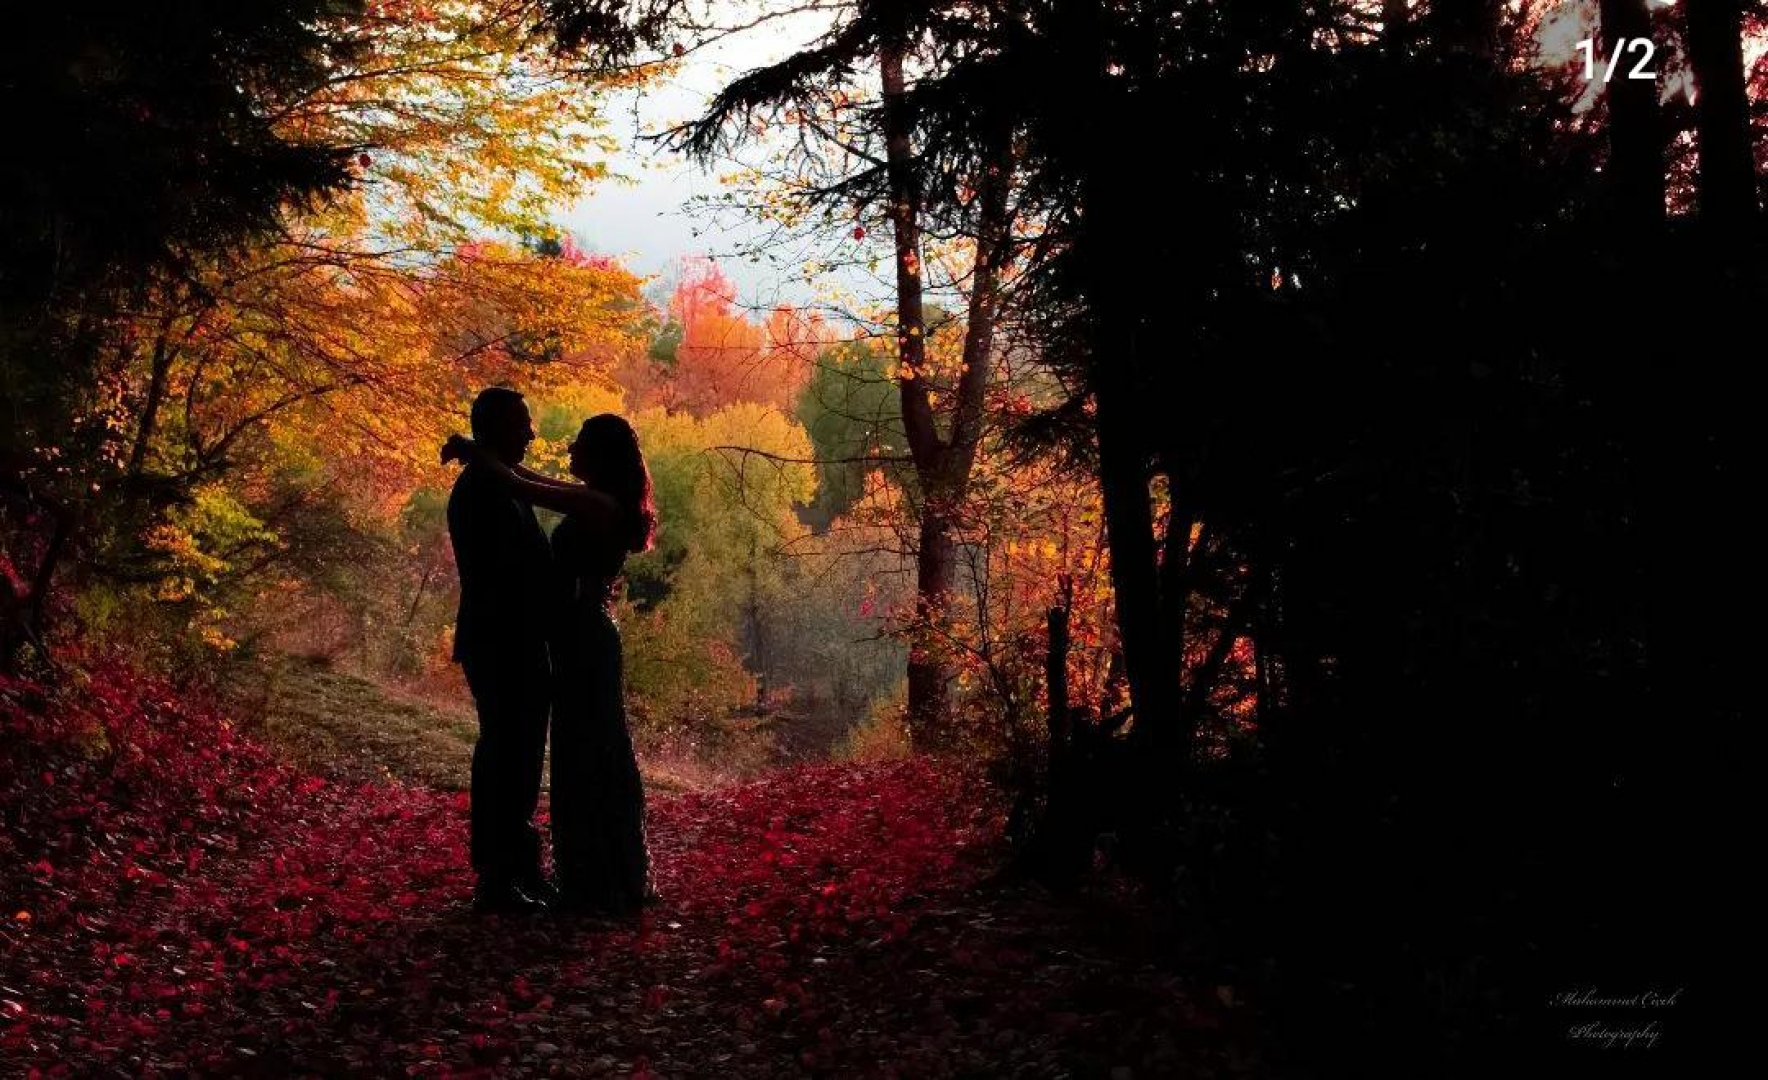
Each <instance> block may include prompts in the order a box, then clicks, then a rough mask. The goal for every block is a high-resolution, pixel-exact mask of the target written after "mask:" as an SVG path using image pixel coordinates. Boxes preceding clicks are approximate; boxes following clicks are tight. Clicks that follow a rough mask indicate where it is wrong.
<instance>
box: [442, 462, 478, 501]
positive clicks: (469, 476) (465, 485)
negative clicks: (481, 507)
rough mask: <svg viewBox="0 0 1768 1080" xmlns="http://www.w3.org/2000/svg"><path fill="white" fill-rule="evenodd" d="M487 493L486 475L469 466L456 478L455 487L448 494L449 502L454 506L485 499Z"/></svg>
mask: <svg viewBox="0 0 1768 1080" xmlns="http://www.w3.org/2000/svg"><path fill="white" fill-rule="evenodd" d="M485 492H486V488H485V476H484V474H483V473H482V472H480V471H479V470H477V469H474V468H473V467H472V466H471V465H469V466H467V467H466V468H464V469H462V470H461V471H460V475H459V476H457V477H455V478H454V486H453V487H452V488H450V489H449V492H448V501H449V503H450V504H453V503H456V502H462V501H465V500H468V499H482V498H484V497H485Z"/></svg>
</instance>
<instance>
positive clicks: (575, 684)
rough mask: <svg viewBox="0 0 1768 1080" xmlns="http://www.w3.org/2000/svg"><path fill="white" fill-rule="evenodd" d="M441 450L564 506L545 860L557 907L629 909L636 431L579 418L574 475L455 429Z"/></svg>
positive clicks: (634, 876) (646, 496)
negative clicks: (554, 881) (629, 608)
mask: <svg viewBox="0 0 1768 1080" xmlns="http://www.w3.org/2000/svg"><path fill="white" fill-rule="evenodd" d="M443 456H444V457H445V458H448V457H459V458H462V459H463V460H467V459H470V460H471V461H472V462H473V464H474V465H475V466H479V467H482V468H485V469H487V470H488V471H490V472H491V473H492V474H493V475H495V476H497V477H498V478H499V479H500V480H501V482H502V483H504V484H506V485H508V487H509V489H510V492H511V494H513V495H514V496H515V497H516V498H518V499H521V500H522V501H524V502H528V503H532V504H533V505H535V506H544V507H546V508H547V509H549V510H556V511H558V512H559V513H561V514H563V515H565V518H564V520H563V521H561V522H559V525H558V527H557V528H556V529H554V530H553V535H552V550H553V566H554V572H555V574H556V575H557V604H556V606H555V611H556V618H555V624H554V627H553V629H552V638H551V641H552V654H553V655H552V664H553V715H552V826H553V864H554V867H555V868H556V870H557V872H558V885H559V893H560V897H561V902H562V904H563V905H564V906H565V907H566V908H568V909H571V910H578V911H588V912H597V913H606V914H611V915H631V914H633V913H635V912H636V911H637V910H638V909H639V908H640V907H641V906H643V905H644V904H646V903H648V902H650V901H652V900H654V899H655V894H654V893H653V892H652V890H651V876H650V857H649V853H648V851H647V850H646V846H645V831H644V827H645V826H644V809H645V796H644V788H643V785H642V784H641V782H640V780H639V773H638V760H637V758H636V757H634V755H633V750H632V736H631V734H630V733H629V732H628V731H627V727H626V711H625V703H624V701H623V699H622V689H621V654H620V631H619V629H618V627H617V626H616V625H615V623H614V618H613V614H612V612H611V611H610V606H611V605H612V603H613V599H614V590H615V586H616V582H617V580H618V578H619V576H620V570H621V567H622V565H623V564H624V563H625V561H626V556H627V554H628V553H629V552H640V551H645V550H648V549H649V548H650V546H651V538H652V534H653V532H654V530H655V528H656V520H657V519H656V511H655V509H654V508H653V504H652V501H651V477H650V472H649V471H648V470H647V469H646V468H645V460H644V455H643V454H642V453H640V451H639V446H638V436H637V435H636V434H634V433H633V430H632V427H631V425H629V424H628V423H627V422H626V421H625V420H623V419H621V418H620V417H618V416H615V415H614V414H612V413H602V414H601V415H599V416H592V417H590V418H589V419H588V420H585V421H584V422H583V428H582V430H580V431H579V432H578V433H577V438H576V439H575V440H574V441H573V442H572V443H571V475H573V476H575V477H576V478H577V479H579V480H581V481H582V483H580V484H573V483H570V482H568V481H561V480H554V479H552V478H550V477H547V476H543V475H541V474H539V473H536V472H534V471H532V470H530V469H525V468H522V467H521V466H520V465H517V466H515V467H514V468H511V467H510V466H508V465H505V464H503V463H502V462H500V461H497V460H496V459H495V458H493V457H491V455H489V454H487V453H485V452H484V451H483V450H481V449H480V448H479V447H478V446H476V445H475V444H474V443H473V442H472V440H470V439H464V438H461V437H460V436H458V435H456V436H454V437H453V438H451V439H449V442H448V447H447V448H446V449H445V450H444V451H443Z"/></svg>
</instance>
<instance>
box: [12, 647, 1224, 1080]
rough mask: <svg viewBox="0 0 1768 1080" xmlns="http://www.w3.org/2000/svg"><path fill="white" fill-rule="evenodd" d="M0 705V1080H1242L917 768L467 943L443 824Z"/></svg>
mask: <svg viewBox="0 0 1768 1080" xmlns="http://www.w3.org/2000/svg"><path fill="white" fill-rule="evenodd" d="M0 708H3V711H4V717H5V721H6V722H5V725H4V727H3V728H0V730H4V731H5V732H6V736H5V740H4V742H0V764H4V765H5V766H6V769H5V771H4V775H5V777H6V779H5V780H4V781H0V783H3V784H4V787H0V810H3V811H4V814H3V816H0V822H3V823H4V832H3V841H0V843H3V845H4V848H5V850H4V852H0V854H5V855H6V856H7V858H6V860H5V863H4V864H3V865H4V866H5V870H4V877H3V878H0V887H3V890H4V892H3V895H4V896H5V899H6V907H7V911H8V915H7V920H6V923H5V930H4V937H3V938H0V942H3V944H4V953H3V954H0V1061H3V1062H4V1066H3V1067H0V1072H4V1073H7V1074H11V1073H14V1072H18V1073H26V1072H27V1071H28V1070H29V1069H30V1068H32V1067H35V1068H40V1069H42V1070H43V1071H44V1072H46V1073H51V1074H53V1073H54V1072H55V1071H57V1067H58V1066H59V1067H62V1068H64V1069H65V1070H68V1071H71V1072H74V1073H79V1074H86V1073H89V1072H93V1071H100V1072H104V1071H114V1072H119V1073H126V1074H137V1073H142V1072H150V1073H151V1072H174V1073H180V1072H188V1071H196V1072H208V1073H216V1072H219V1073H229V1074H237V1073H251V1074H262V1075H273V1074H274V1075H284V1074H289V1073H318V1074H325V1075H335V1074H359V1075H389V1074H400V1073H405V1074H412V1075H416V1074H458V1073H462V1072H467V1073H478V1074H480V1075H500V1076H501V1075H573V1076H574V1075H602V1074H607V1075H661V1076H701V1075H720V1076H730V1075H742V1076H782V1075H816V1074H831V1073H832V1074H839V1075H855V1074H858V1075H900V1076H914V1077H921V1076H947V1075H990V1076H995V1075H1021V1076H1059V1075H1112V1076H1116V1077H1119V1078H1121V1077H1123V1076H1132V1077H1133V1076H1150V1075H1171V1074H1184V1075H1204V1076H1207V1075H1246V1074H1250V1073H1252V1072H1254V1071H1256V1067H1257V1062H1256V1061H1255V1060H1254V1059H1253V1058H1252V1057H1251V1056H1250V1055H1248V1054H1245V1053H1243V1052H1241V1051H1240V1050H1239V1049H1238V1048H1239V1047H1242V1046H1244V1045H1250V1043H1251V1040H1250V1038H1242V1037H1241V1035H1242V1034H1245V1032H1244V1030H1243V1029H1245V1028H1246V1025H1247V1024H1248V1023H1249V1022H1250V1021H1249V1019H1248V1018H1245V1017H1243V1016H1241V1015H1240V1012H1241V1010H1238V1009H1236V1008H1232V1007H1230V1005H1231V1003H1232V995H1231V994H1204V995H1199V994H1196V993H1195V992H1188V990H1187V988H1186V987H1184V986H1182V985H1181V984H1180V982H1179V980H1178V979H1177V978H1176V977H1175V976H1173V975H1172V974H1170V973H1169V972H1168V971H1163V970H1161V969H1159V968H1156V967H1155V966H1153V965H1152V964H1149V963H1146V962H1143V961H1140V960H1137V959H1134V957H1135V956H1136V955H1137V952H1136V949H1135V948H1133V947H1131V946H1132V945H1133V943H1132V942H1128V941H1126V940H1125V939H1124V934H1125V933H1126V931H1125V930H1124V924H1122V923H1120V922H1118V921H1116V920H1114V919H1112V918H1111V917H1109V915H1108V914H1102V913H1101V911H1100V910H1098V908H1097V904H1100V903H1109V902H1110V901H1109V899H1108V898H1105V897H1098V898H1095V905H1094V907H1093V908H1092V909H1090V910H1089V908H1088V907H1087V906H1086V905H1084V904H1080V905H1077V904H1073V903H1064V904H1057V903H1052V902H1050V901H1049V900H1047V899H1046V898H1044V897H1043V896H1042V895H1041V894H1040V893H1039V892H1038V891H1036V890H1035V889H1033V888H1030V887H1019V886H1002V885H999V884H998V883H995V882H992V881H990V880H989V878H990V875H991V873H992V871H993V869H994V868H995V866H996V865H997V864H998V861H999V856H1000V854H1001V853H1000V850H999V847H998V843H997V841H996V839H995V838H996V837H997V836H998V835H999V828H998V825H999V823H998V820H997V817H996V815H995V813H994V811H993V810H992V809H991V808H990V807H989V806H988V805H987V803H986V802H985V801H984V800H981V799H978V798H977V797H976V787H975V785H974V784H972V783H971V782H969V781H967V780H966V779H965V778H964V777H962V776H960V775H958V774H956V773H953V772H950V771H947V770H943V769H940V768H936V767H934V766H932V765H930V764H928V763H926V762H924V761H919V760H913V761H904V762H892V763H886V764H880V765H867V766H856V765H825V766H814V767H802V768H798V769H794V770H791V771H789V772H785V773H782V774H779V775H777V776H775V777H772V778H769V779H766V780H762V781H758V782H754V783H749V784H745V785H742V786H740V787H734V788H726V789H721V790H716V791H701V792H690V793H685V794H679V795H668V796H660V797H657V798H654V799H653V800H652V802H651V815H650V835H651V839H652V851H653V858H654V859H655V862H656V868H657V876H658V887H659V889H660V890H661V892H662V893H663V896H664V902H663V904H662V905H660V906H659V907H658V908H656V909H653V910H652V911H650V912H648V913H647V914H646V916H645V917H644V919H643V920H642V922H639V923H637V924H633V925H624V926H609V925H606V924H599V923H594V922H589V921H584V920H572V919H565V918H518V919H511V918H498V917H476V916H474V915H473V914H471V912H470V910H469V906H468V897H469V894H470V887H471V882H470V875H469V873H468V871H467V869H466V864H467V860H466V852H465V839H466V821H465V810H466V801H465V797H464V795H462V794H460V793H449V792H440V791H435V790H432V789H428V788H424V787H420V786H408V785H404V784H401V783H397V782H389V781H370V782H362V783H345V782H335V781H328V780H325V779H323V778H320V777H316V776H313V775H312V774H310V773H306V772H303V771H301V770H297V769H293V768H290V767H287V766H284V765H282V764H280V763H278V762H276V761H274V760H273V759H271V758H270V756H269V755H268V754H267V753H266V752H265V751H263V750H262V748H260V747H259V746H257V745H256V744H255V743H253V742H251V741H250V740H247V739H245V738H242V737H240V736H239V735H238V734H237V732H235V731H234V730H233V728H232V726H231V725H230V724H228V723H227V722H226V721H225V720H223V719H221V718H220V717H219V716H217V715H215V714H213V713H211V712H208V711H206V710H205V709H204V708H202V707H199V706H194V705H188V704H186V703H183V702H180V701H178V700H177V699H175V698H174V697H172V696H171V695H170V692H169V691H168V690H167V689H166V688H165V687H163V686H159V685H156V684H152V683H148V682H144V681H140V680H136V679H135V678H134V677H133V676H132V675H130V674H128V673H127V672H125V671H123V670H121V669H116V668H100V669H98V670H96V671H95V672H94V674H93V675H92V676H91V678H90V679H89V680H88V682H87V684H86V686H85V687H84V688H79V687H73V688H70V687H63V688H62V689H60V690H58V691H56V692H54V693H53V694H51V695H49V700H47V701H45V700H43V697H42V695H41V694H40V693H39V691H38V689H37V688H35V687H32V686H29V685H28V684H22V683H18V682H0ZM204 852H212V853H213V854H210V855H205V854H204Z"/></svg>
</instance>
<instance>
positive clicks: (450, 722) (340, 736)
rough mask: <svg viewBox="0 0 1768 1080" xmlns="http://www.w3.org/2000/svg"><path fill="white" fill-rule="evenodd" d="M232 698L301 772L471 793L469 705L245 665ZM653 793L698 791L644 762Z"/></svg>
mask: <svg viewBox="0 0 1768 1080" xmlns="http://www.w3.org/2000/svg"><path fill="white" fill-rule="evenodd" d="M234 692H235V693H236V694H239V695H241V696H242V697H244V698H245V699H246V700H248V701H249V702H251V703H252V704H253V705H254V707H253V708H250V709H243V710H241V715H246V716H255V717H258V718H259V720H258V725H259V726H257V727H256V728H254V730H253V732H252V733H253V734H254V735H256V736H257V737H258V738H260V739H262V740H264V741H265V742H266V743H268V744H270V745H271V746H272V747H273V748H275V749H276V751H277V752H278V754H279V756H282V757H284V758H286V759H288V760H290V761H291V762H293V763H294V764H296V765H298V766H300V767H301V768H303V769H307V770H309V771H312V772H315V773H319V774H321V775H324V776H329V777H332V778H334V779H346V780H352V781H360V780H371V779H385V778H387V777H394V778H397V779H399V780H403V781H406V782H409V783H416V784H422V785H424V786H426V787H432V788H436V789H438V790H441V791H465V790H467V788H468V787H469V786H470V776H471V766H472V755H473V741H474V739H476V738H477V737H478V730H479V725H478V721H477V719H476V718H475V717H474V715H473V711H472V703H471V702H470V701H467V700H462V701H461V702H460V704H459V706H458V707H455V708H450V707H448V706H446V705H438V704H437V703H435V702H432V701H426V700H423V699H420V698H416V697H412V696H411V695H409V694H404V693H401V692H400V691H399V690H397V689H395V688H392V687H388V686H385V685H383V684H380V683H376V682H373V681H371V680H369V679H366V678H363V677H362V676H360V675H354V674H351V673H349V672H346V671H340V670H337V669H335V668H331V667H328V666H326V665H325V664H322V663H318V662H315V661H311V660H305V659H299V658H292V657H291V658H287V659H281V660H274V661H272V660H264V661H262V662H260V663H254V664H252V665H251V666H250V667H245V666H244V665H242V669H241V670H240V671H239V672H238V673H237V674H236V676H235V680H234ZM641 770H642V771H643V772H644V775H645V783H646V786H647V788H648V789H650V790H652V791H656V792H659V793H665V792H671V791H681V790H685V789H687V788H689V787H692V786H696V785H694V784H692V783H689V782H686V781H684V780H683V778H682V777H680V776H678V775H676V772H675V771H674V770H670V769H666V768H664V767H661V766H656V765H653V764H652V763H648V762H647V763H641Z"/></svg>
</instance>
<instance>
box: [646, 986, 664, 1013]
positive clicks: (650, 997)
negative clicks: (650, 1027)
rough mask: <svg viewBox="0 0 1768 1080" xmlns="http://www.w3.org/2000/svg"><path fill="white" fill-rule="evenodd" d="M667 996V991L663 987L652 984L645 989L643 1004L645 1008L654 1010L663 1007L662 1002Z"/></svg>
mask: <svg viewBox="0 0 1768 1080" xmlns="http://www.w3.org/2000/svg"><path fill="white" fill-rule="evenodd" d="M668 996H669V991H668V990H667V989H666V988H665V987H663V986H653V987H651V988H650V989H648V990H646V991H645V997H644V1006H645V1008H646V1009H647V1010H649V1011H651V1012H656V1011H657V1010H658V1009H661V1008H662V1007H663V1002H664V1000H665V999H667V998H668Z"/></svg>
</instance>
